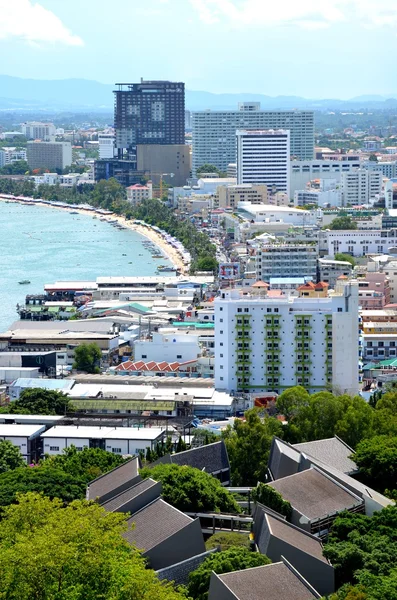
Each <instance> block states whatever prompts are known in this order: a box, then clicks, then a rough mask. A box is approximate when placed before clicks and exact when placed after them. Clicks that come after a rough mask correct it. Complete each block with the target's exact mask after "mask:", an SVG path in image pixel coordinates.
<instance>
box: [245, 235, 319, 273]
mask: <svg viewBox="0 0 397 600" xmlns="http://www.w3.org/2000/svg"><path fill="white" fill-rule="evenodd" d="M255 270H256V278H257V279H258V280H262V281H266V282H269V281H270V278H271V277H307V278H311V279H312V280H313V281H316V279H317V248H316V245H315V244H294V243H290V244H282V243H275V244H264V245H263V246H260V247H259V248H257V250H256V256H255Z"/></svg>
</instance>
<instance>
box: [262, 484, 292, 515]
mask: <svg viewBox="0 0 397 600" xmlns="http://www.w3.org/2000/svg"><path fill="white" fill-rule="evenodd" d="M252 498H253V499H254V500H255V502H259V503H260V504H263V505H264V506H267V507H268V508H271V509H272V510H274V511H275V512H278V513H279V514H280V515H283V516H284V517H286V518H287V520H288V521H291V517H292V506H291V504H290V502H288V500H284V498H283V497H282V495H281V494H280V493H279V492H278V491H277V490H275V489H274V488H272V487H271V486H270V485H266V484H265V483H259V484H258V485H257V487H256V488H254V489H253V490H252Z"/></svg>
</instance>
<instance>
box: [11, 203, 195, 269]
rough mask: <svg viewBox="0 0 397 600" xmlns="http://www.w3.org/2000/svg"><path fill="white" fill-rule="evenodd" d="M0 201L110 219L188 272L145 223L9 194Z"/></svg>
mask: <svg viewBox="0 0 397 600" xmlns="http://www.w3.org/2000/svg"><path fill="white" fill-rule="evenodd" d="M0 201H3V202H12V203H17V204H25V205H26V204H28V205H31V204H34V205H38V206H48V207H50V208H54V209H58V210H63V211H67V212H70V211H71V210H73V211H74V212H76V213H79V214H82V215H86V216H90V217H93V216H95V217H98V215H101V216H103V217H105V218H106V220H108V219H111V220H112V222H114V221H117V222H118V223H120V225H123V227H125V228H127V229H130V230H131V231H136V232H137V233H139V234H140V235H142V236H144V237H146V238H147V239H149V240H150V241H151V242H153V244H155V245H156V246H158V248H160V250H161V251H162V253H163V254H164V256H166V257H167V258H168V259H169V260H170V261H171V262H172V264H173V266H174V267H175V268H176V269H177V270H178V271H179V272H180V273H181V274H186V273H188V272H189V266H190V264H189V262H188V261H187V260H186V259H185V258H184V257H183V256H182V254H181V253H180V252H179V251H178V249H176V248H175V247H174V246H172V245H171V243H169V242H168V241H167V240H166V239H164V237H163V236H162V235H161V233H159V232H158V231H155V230H154V229H153V228H152V226H151V225H149V224H147V223H143V222H140V223H139V224H138V223H133V222H132V221H128V220H127V219H126V218H125V217H123V216H120V215H116V214H115V213H112V212H111V211H103V210H102V209H96V208H94V207H86V208H85V207H79V205H75V204H73V205H72V204H70V205H68V204H65V203H54V202H50V201H47V200H41V199H33V198H25V197H22V196H18V197H15V196H12V195H9V194H0Z"/></svg>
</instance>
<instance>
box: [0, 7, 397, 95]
mask: <svg viewBox="0 0 397 600" xmlns="http://www.w3.org/2000/svg"><path fill="white" fill-rule="evenodd" d="M0 22H1V27H0V56H1V57H2V61H1V65H0V72H1V73H2V74H7V75H15V76H18V77H33V78H36V79H64V78H69V77H79V78H80V77H83V78H85V79H95V80H97V81H102V82H104V83H114V82H116V81H134V80H137V79H138V78H140V77H141V76H143V77H144V78H146V79H155V78H157V79H173V80H181V81H185V82H186V85H187V87H188V88H189V89H192V90H206V91H211V92H218V93H219V92H242V91H245V92H255V93H263V94H268V95H270V96H277V95H299V96H305V97H310V98H331V97H332V98H337V97H338V98H350V97H353V96H357V95H361V94H394V95H396V94H397V81H396V76H395V57H396V56H397V35H396V31H397V27H396V25H397V2H396V0H377V2H374V1H373V0H326V1H323V2H321V0H277V1H276V2H272V0H113V1H112V2H111V1H110V0H39V2H35V1H34V0H0ZM0 96H1V90H0Z"/></svg>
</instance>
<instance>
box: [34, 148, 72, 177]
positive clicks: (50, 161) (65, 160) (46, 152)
mask: <svg viewBox="0 0 397 600" xmlns="http://www.w3.org/2000/svg"><path fill="white" fill-rule="evenodd" d="M27 161H28V165H29V169H50V170H51V169H52V170H56V169H60V170H63V169H64V168H65V167H69V166H70V165H71V164H72V146H71V144H70V142H28V143H27Z"/></svg>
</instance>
